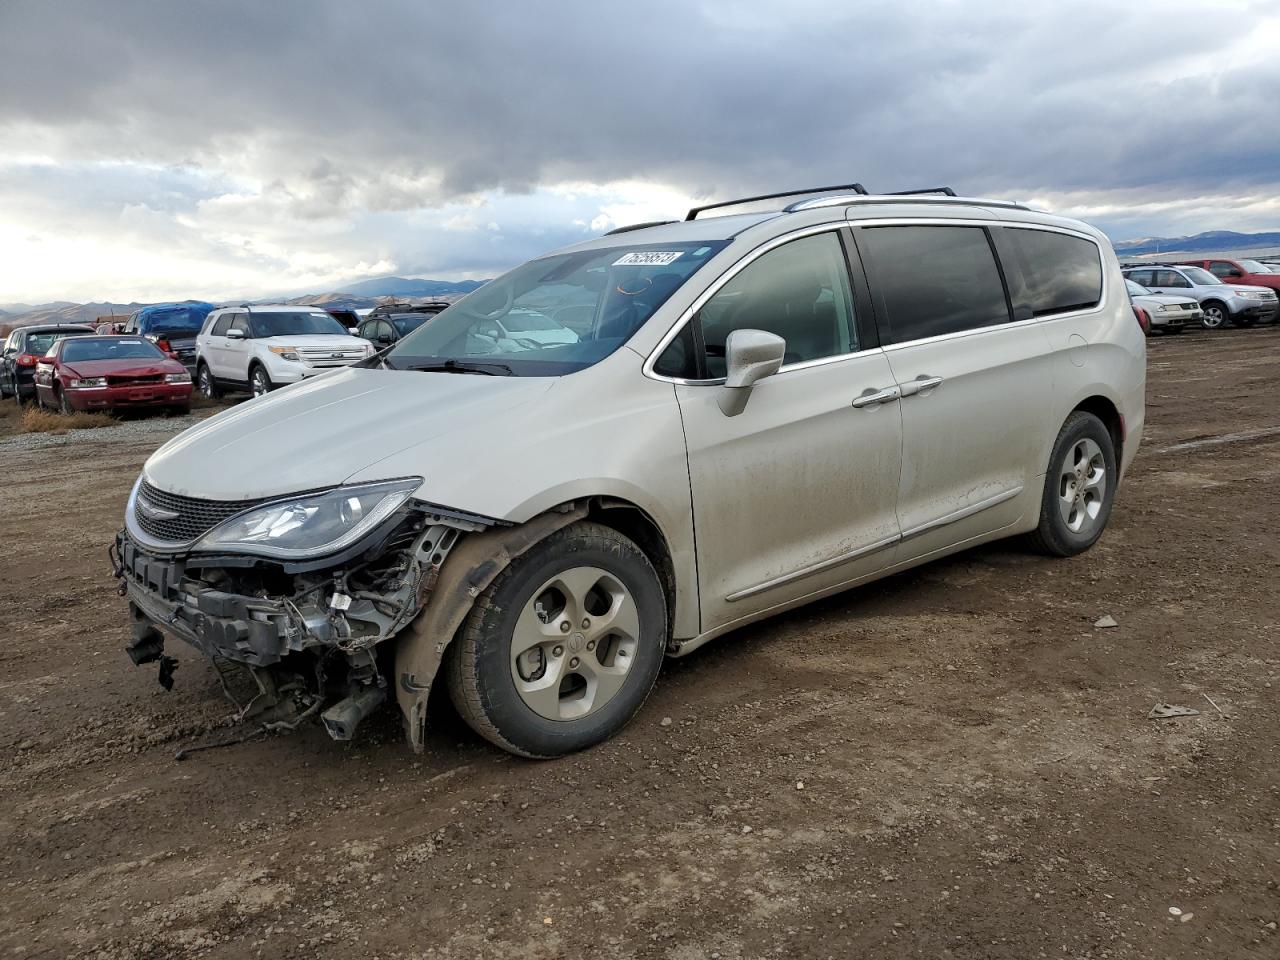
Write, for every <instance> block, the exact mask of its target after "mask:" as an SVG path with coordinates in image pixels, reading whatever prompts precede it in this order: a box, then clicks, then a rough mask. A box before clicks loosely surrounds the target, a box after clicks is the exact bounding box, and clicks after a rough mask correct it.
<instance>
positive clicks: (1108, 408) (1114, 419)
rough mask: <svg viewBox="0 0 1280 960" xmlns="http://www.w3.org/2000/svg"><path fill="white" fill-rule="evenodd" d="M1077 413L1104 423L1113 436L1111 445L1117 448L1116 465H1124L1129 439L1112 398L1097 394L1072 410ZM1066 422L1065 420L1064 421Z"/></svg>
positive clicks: (1121, 416)
mask: <svg viewBox="0 0 1280 960" xmlns="http://www.w3.org/2000/svg"><path fill="white" fill-rule="evenodd" d="M1077 411H1079V412H1082V413H1091V414H1093V415H1094V416H1095V417H1097V418H1098V419H1099V420H1101V421H1102V424H1103V426H1105V427H1106V428H1107V433H1109V434H1110V435H1111V443H1112V445H1113V446H1114V447H1115V452H1116V463H1117V464H1121V463H1124V444H1125V440H1126V439H1127V437H1126V434H1125V422H1124V416H1123V415H1122V414H1121V413H1120V408H1119V407H1117V406H1116V405H1115V402H1114V401H1112V400H1111V398H1110V397H1105V396H1103V395H1102V394H1097V393H1095V394H1094V395H1093V396H1091V397H1086V398H1085V399H1084V400H1081V401H1080V402H1079V403H1078V404H1076V405H1075V407H1074V408H1073V409H1072V411H1071V412H1072V413H1076V412H1077ZM1063 422H1064V423H1065V422H1066V421H1065V420H1064V421H1063Z"/></svg>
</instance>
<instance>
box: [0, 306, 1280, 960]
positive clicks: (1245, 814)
mask: <svg viewBox="0 0 1280 960" xmlns="http://www.w3.org/2000/svg"><path fill="white" fill-rule="evenodd" d="M1150 346H1151V351H1150V364H1149V366H1150V380H1149V385H1148V423H1147V428H1146V434H1147V436H1146V438H1145V441H1144V448H1143V452H1142V453H1141V455H1140V457H1139V459H1138V461H1137V463H1136V464H1135V465H1134V468H1133V470H1132V472H1131V473H1130V475H1129V477H1128V478H1127V479H1126V481H1125V483H1124V485H1123V486H1122V487H1121V490H1120V496H1119V499H1118V501H1117V505H1116V509H1115V513H1114V515H1113V517H1112V521H1111V526H1110V528H1109V529H1108V531H1107V533H1106V535H1105V536H1104V537H1103V539H1102V540H1101V541H1100V542H1099V544H1098V545H1097V546H1096V547H1095V548H1094V549H1093V550H1092V551H1090V552H1088V553H1086V554H1084V555H1082V556H1079V557H1075V558H1072V559H1070V560H1065V561H1050V560H1047V559H1043V558H1040V557H1037V556H1035V555H1032V554H1030V553H1027V552H1025V551H1023V550H1022V549H1020V548H1019V547H1018V546H1016V545H1014V544H1004V543H999V544H994V545H991V546H988V547H984V548H982V549H980V550H977V551H973V552H969V553H963V554H960V555H958V556H956V557H953V558H951V559H949V560H946V561H943V562H940V563H936V564H932V565H929V566H925V567H921V568H919V569H917V570H915V571H912V572H910V573H907V574H903V575H900V576H897V577H895V578H893V579H890V580H888V581H884V582H881V583H878V584H875V585H872V586H870V587H867V588H864V589H861V590H855V591H852V592H849V593H846V594H843V595H840V596H837V597H834V598H831V599H828V600H826V601H822V602H820V603H818V604H815V605H813V606H810V607H806V608H804V609H801V610H799V611H796V612H795V613H793V614H789V615H786V616H783V617H780V618H778V619H776V620H772V621H768V622H765V623H762V624H759V625H756V626H754V627H750V628H747V629H744V630H741V631H738V632H737V633H735V634H732V635H730V636H727V637H725V638H723V639H721V640H719V641H716V642H715V643H713V644H711V645H709V646H707V647H706V648H704V649H703V650H701V651H699V652H697V653H695V654H693V655H691V656H690V657H689V658H687V659H685V660H681V661H674V662H670V663H669V664H668V665H667V667H666V669H665V670H664V672H663V675H662V677H661V678H660V679H659V682H658V686H657V688H656V690H655V692H654V694H653V695H652V697H651V698H650V699H649V701H648V703H647V704H646V706H645V707H644V709H643V711H642V712H641V713H640V715H639V717H638V719H637V720H636V721H635V722H634V723H633V724H632V725H631V726H630V727H628V728H627V729H626V730H625V731H623V733H622V734H621V735H620V736H618V737H616V738H615V739H613V740H610V741H608V742H606V743H604V744H602V745H600V746H599V747H597V748H595V749H593V750H591V751H589V752H586V753H583V754H579V755H576V756H573V757H571V758H568V759H565V760H561V761H556V762H550V763H530V762H526V761H520V760H516V759H513V758H511V757H509V756H507V755H505V754H502V753H500V752H498V751H496V750H494V749H493V748H492V747H490V746H489V745H487V744H485V743H483V742H481V741H479V740H478V739H477V738H476V737H475V736H474V735H472V734H471V733H470V732H469V731H467V730H466V728H465V727H464V726H462V724H460V723H459V722H457V721H456V720H453V719H451V718H450V716H449V715H448V713H447V712H445V711H444V710H441V711H440V715H439V716H437V717H433V719H432V723H431V724H429V726H428V735H427V736H428V742H427V743H426V750H425V752H424V753H423V754H422V755H420V756H419V755H414V754H413V753H412V752H410V751H409V750H408V749H407V748H406V746H405V744H404V741H403V737H402V735H401V728H400V721H399V717H398V716H397V713H396V711H395V710H394V708H393V707H391V706H386V707H384V708H383V710H382V711H381V712H380V713H379V714H377V715H376V716H375V717H374V718H372V719H371V720H370V721H369V722H368V723H367V725H366V726H365V727H362V729H361V737H360V738H359V739H358V740H356V741H354V742H352V743H350V744H337V743H334V742H332V741H330V739H329V738H328V737H327V736H326V735H325V733H324V731H323V730H322V729H320V728H319V727H308V728H306V729H304V730H302V731H300V732H298V733H297V734H294V735H291V736H287V737H285V736H282V737H276V738H269V739H263V740H257V741H254V742H250V743H246V744H243V745H240V746H235V747H228V748H225V749H222V750H216V751H211V752H208V753H202V754H197V755H195V756H193V757H192V758H191V759H189V760H187V761H185V762H182V763H177V762H175V761H174V759H173V756H174V753H175V752H176V751H177V750H178V749H179V748H181V747H183V746H186V745H189V744H193V743H203V742H208V741H210V740H214V739H218V738H220V737H224V736H226V735H228V734H229V733H231V732H232V730H231V728H230V727H229V722H228V717H227V708H226V705H225V701H224V700H223V699H222V698H221V696H220V695H219V692H218V687H217V679H216V676H215V674H214V672H213V670H212V669H211V668H210V667H209V666H208V665H207V662H206V661H205V660H204V659H203V658H202V657H201V656H199V655H197V654H195V653H194V652H188V651H183V650H181V649H178V648H176V647H174V649H173V650H171V651H170V652H172V653H175V654H176V655H177V656H178V657H179V666H178V670H177V674H176V684H175V686H174V689H173V690H172V691H171V692H168V693H166V692H164V691H163V690H162V689H161V688H160V687H159V686H158V685H157V684H156V683H155V677H154V674H153V673H151V672H150V671H147V672H144V671H141V670H135V669H134V668H133V667H132V666H131V665H130V664H129V662H128V659H127V658H126V657H125V655H124V653H123V652H122V647H123V645H124V644H125V643H126V642H127V639H128V638H127V636H126V631H125V629H124V628H122V626H121V608H120V601H119V600H118V598H117V597H116V596H115V593H114V585H113V582H112V581H111V578H110V575H109V571H108V568H107V560H106V556H105V549H106V544H108V543H109V542H110V541H111V538H112V536H113V535H114V533H115V531H116V527H117V525H118V522H119V518H120V516H121V513H122V508H123V504H124V500H125V498H126V496H127V495H128V492H129V488H130V486H131V484H132V483H133V480H134V479H135V477H136V476H137V473H138V470H139V467H140V465H141V462H142V461H143V459H144V458H145V457H146V455H147V454H148V453H149V452H150V451H151V450H152V449H154V447H155V446H156V444H157V443H158V442H159V439H160V438H158V437H156V436H154V435H151V434H145V435H140V434H137V433H130V432H127V430H128V427H127V425H126V427H125V428H124V429H125V431H126V432H123V433H120V434H117V433H116V430H117V428H108V429H103V430H98V431H94V432H93V434H92V436H90V437H87V438H86V437H84V436H80V437H75V438H73V437H65V438H54V439H52V440H50V441H49V442H48V443H42V444H40V445H36V446H32V445H29V444H26V443H24V442H19V440H20V438H11V439H8V440H5V439H0V464H3V467H4V472H3V476H4V483H3V484H2V485H0V535H2V536H3V538H4V542H5V544H6V546H7V556H6V559H5V562H4V564H3V565H2V566H0V596H3V598H4V601H5V602H4V604H3V605H0V630H2V632H3V636H4V637H5V643H4V644H3V646H2V647H0V663H2V664H3V674H2V679H0V720H2V721H3V729H4V733H3V735H0V736H3V740H4V747H5V755H6V756H7V757H8V758H9V762H8V763H7V764H5V766H4V768H3V770H0V835H3V836H4V837H6V838H7V841H6V843H5V844H4V846H3V849H0V882H2V883H3V885H4V892H5V896H4V898H3V900H2V901H0V950H3V951H4V954H5V955H6V956H14V957H25V956H31V957H39V956H48V957H86V958H87V957H95V958H126V957H129V958H132V957H185V956H203V957H225V958H232V957H235V958H238V957H244V956H256V955H262V956H281V957H349V956H354V955H361V956H380V957H384V958H410V957H414V958H417V957H424V956H433V957H459V958H461V957H466V958H474V957H494V958H498V957H503V958H506V957H528V958H541V957H548V958H549V957H574V956H588V955H590V956H608V957H615V956H616V957H660V958H667V960H685V958H701V957H713V956H716V955H718V956H720V957H722V958H725V960H729V958H746V957H763V956H796V957H809V956H820V957H825V956H837V957H840V956H867V957H871V956H874V957H904V956H919V957H940V956H950V957H957V958H975V960H976V958H1011V960H1012V958H1017V960H1023V958H1026V957H1034V956H1040V955H1041V954H1044V955H1046V956H1072V957H1103V956H1110V957H1152V958H1156V957H1160V958H1163V957H1171V956H1197V955H1200V956H1215V957H1262V956H1269V955H1274V953H1275V951H1276V950H1277V949H1280V946H1278V944H1280V941H1277V939H1276V938H1277V936H1280V934H1277V932H1276V929H1275V924H1276V922H1277V920H1280V887H1278V884H1280V868H1278V867H1277V863H1280V857H1277V849H1278V848H1277V843H1278V842H1280V835H1278V834H1277V823H1278V822H1280V771H1278V769H1277V767H1276V765H1275V763H1274V762H1273V760H1272V756H1273V754H1274V747H1275V743H1276V742H1277V738H1278V734H1280V711H1278V710H1277V706H1276V702H1277V701H1276V693H1277V690H1280V643H1278V640H1277V632H1276V627H1277V614H1278V613H1280V596H1278V595H1277V592H1276V590H1275V588H1274V581H1275V577H1276V574H1277V571H1278V569H1280V546H1277V542H1276V539H1275V537H1274V531H1275V529H1276V525H1277V521H1280V506H1278V505H1277V501H1276V498H1275V496H1274V490H1275V485H1276V483H1277V480H1278V479H1280V431H1278V430H1276V429H1275V428H1276V427H1277V426H1278V423H1280V421H1278V420H1277V415H1276V413H1275V411H1274V405H1273V404H1271V403H1270V402H1269V401H1266V400H1264V399H1261V398H1265V397H1268V396H1269V395H1270V392H1271V389H1272V387H1273V385H1274V384H1275V382H1276V380H1277V377H1278V376H1280V355H1278V353H1277V347H1280V330H1278V329H1276V328H1273V327H1267V328H1261V329H1256V330H1248V331H1228V332H1226V333H1219V334H1199V333H1196V334H1186V335H1183V336H1181V337H1179V338H1176V339H1175V338H1168V339H1164V338H1157V339H1155V340H1153V341H1152V342H1151V345H1150ZM176 426H177V425H176V424H175V428H176ZM1220 438H1230V439H1229V441H1224V442H1211V441H1215V440H1217V439H1220ZM73 440H74V442H73ZM1200 441H1204V442H1200ZM1104 616H1111V617H1112V618H1114V620H1115V621H1116V623H1117V626H1116V627H1114V628H1100V627H1095V626H1094V624H1095V623H1096V622H1097V621H1098V620H1100V619H1101V618H1103V617H1104ZM435 699H436V700H437V702H443V701H444V699H445V698H435ZM1158 702H1164V703H1170V704H1174V705H1181V706H1187V707H1194V708H1196V709H1197V710H1199V715H1198V716H1194V717H1182V718H1177V719H1168V720H1150V719H1148V718H1147V714H1148V712H1149V711H1150V710H1151V708H1152V706H1153V705H1154V704H1156V703H1158ZM1171 908H1177V910H1178V911H1179V914H1178V915H1175V914H1174V913H1172V912H1171Z"/></svg>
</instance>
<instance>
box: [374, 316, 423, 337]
mask: <svg viewBox="0 0 1280 960" xmlns="http://www.w3.org/2000/svg"><path fill="white" fill-rule="evenodd" d="M431 317H432V314H429V313H402V314H399V315H397V316H394V317H392V318H391V323H392V324H393V325H394V326H395V328H396V330H398V331H399V332H400V336H402V337H403V336H404V335H405V334H406V333H413V331H415V330H417V329H418V328H419V327H420V326H422V325H423V324H424V323H426V322H427V321H428V320H430V319H431ZM383 326H386V324H383ZM387 332H388V333H390V332H391V331H387Z"/></svg>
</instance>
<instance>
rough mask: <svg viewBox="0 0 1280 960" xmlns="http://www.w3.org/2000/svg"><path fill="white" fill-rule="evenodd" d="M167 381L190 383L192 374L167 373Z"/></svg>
mask: <svg viewBox="0 0 1280 960" xmlns="http://www.w3.org/2000/svg"><path fill="white" fill-rule="evenodd" d="M164 382H165V383H190V382H191V374H189V373H166V374H165V375H164Z"/></svg>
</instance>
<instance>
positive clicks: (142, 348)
mask: <svg viewBox="0 0 1280 960" xmlns="http://www.w3.org/2000/svg"><path fill="white" fill-rule="evenodd" d="M62 359H63V362H65V363H76V362H78V361H84V360H164V359H165V355H164V354H163V353H161V352H160V351H159V350H158V349H156V347H155V346H153V345H152V344H151V342H150V341H149V340H143V339H141V338H139V339H136V340H124V339H120V338H117V337H110V338H107V337H76V338H75V339H73V340H72V341H71V342H70V343H68V344H67V345H66V346H65V347H63V348H62Z"/></svg>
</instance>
